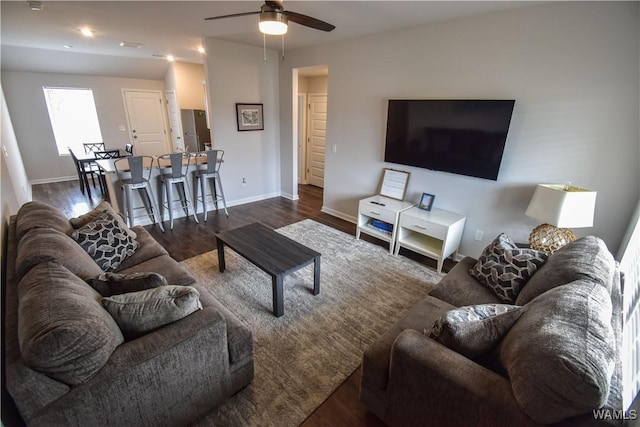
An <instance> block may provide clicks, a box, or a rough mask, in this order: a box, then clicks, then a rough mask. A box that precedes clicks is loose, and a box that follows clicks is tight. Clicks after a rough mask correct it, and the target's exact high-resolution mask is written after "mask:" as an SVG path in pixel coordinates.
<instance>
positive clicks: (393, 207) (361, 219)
mask: <svg viewBox="0 0 640 427" xmlns="http://www.w3.org/2000/svg"><path fill="white" fill-rule="evenodd" d="M412 206H415V203H411V202H403V201H401V200H395V199H391V198H389V197H385V196H379V195H376V196H371V197H367V198H366V199H362V200H360V203H359V204H358V224H357V228H356V239H359V238H360V233H365V234H368V235H370V236H373V237H376V238H378V239H380V240H384V241H385V242H389V253H390V254H393V248H394V244H395V241H396V233H397V230H398V220H399V217H400V213H401V212H403V211H405V210H407V209H409V208H411V207H412ZM374 220H380V221H384V222H386V223H389V224H391V225H393V231H391V232H389V233H386V232H383V231H380V230H378V229H377V228H375V227H373V226H372V225H371V222H372V221H374Z"/></svg>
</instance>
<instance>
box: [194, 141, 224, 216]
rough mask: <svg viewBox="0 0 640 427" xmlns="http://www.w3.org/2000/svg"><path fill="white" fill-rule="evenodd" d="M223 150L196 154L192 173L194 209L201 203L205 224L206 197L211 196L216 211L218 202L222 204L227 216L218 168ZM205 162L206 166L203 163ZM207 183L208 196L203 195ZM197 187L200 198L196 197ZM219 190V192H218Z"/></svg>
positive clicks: (220, 164)
mask: <svg viewBox="0 0 640 427" xmlns="http://www.w3.org/2000/svg"><path fill="white" fill-rule="evenodd" d="M223 157H224V151H223V150H207V151H202V152H200V153H198V154H196V170H195V171H194V189H193V192H194V193H195V197H194V199H193V200H194V202H193V203H194V204H195V205H196V209H197V206H198V201H200V202H202V210H203V211H204V221H205V222H207V196H211V197H212V200H213V203H214V205H215V207H216V210H218V202H219V201H221V202H222V206H224V213H225V214H227V216H229V211H227V202H226V201H225V199H224V191H223V190H222V181H221V180H220V166H222V158H223ZM205 161H206V164H205V163H204V162H205ZM206 181H208V182H209V190H210V192H209V194H207V193H205V187H206V186H205V182H206ZM198 187H199V188H200V194H201V197H198ZM218 189H219V191H218Z"/></svg>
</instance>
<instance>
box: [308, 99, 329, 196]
mask: <svg viewBox="0 0 640 427" xmlns="http://www.w3.org/2000/svg"><path fill="white" fill-rule="evenodd" d="M307 135H308V136H307V182H308V183H309V184H311V185H315V186H317V187H322V188H324V157H325V145H326V136H327V94H310V95H309V108H308V125H307Z"/></svg>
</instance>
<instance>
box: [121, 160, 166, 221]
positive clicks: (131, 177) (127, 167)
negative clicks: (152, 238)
mask: <svg viewBox="0 0 640 427" xmlns="http://www.w3.org/2000/svg"><path fill="white" fill-rule="evenodd" d="M113 167H114V168H115V170H116V175H118V180H119V181H120V186H121V187H122V201H123V204H124V207H125V209H124V211H125V215H126V217H127V222H128V223H129V226H130V227H132V226H133V219H134V216H133V211H134V209H142V207H140V208H134V207H133V199H132V198H133V190H138V194H139V195H140V198H141V199H142V203H143V204H144V209H146V210H147V215H149V218H150V219H151V222H153V223H154V224H158V225H159V226H160V230H162V232H163V233H164V227H163V225H162V221H157V220H156V214H157V213H158V212H159V210H158V204H157V203H156V198H155V197H154V195H153V190H152V189H151V184H150V183H149V179H151V170H152V169H153V157H151V156H131V157H122V158H119V159H117V160H115V161H114V162H113Z"/></svg>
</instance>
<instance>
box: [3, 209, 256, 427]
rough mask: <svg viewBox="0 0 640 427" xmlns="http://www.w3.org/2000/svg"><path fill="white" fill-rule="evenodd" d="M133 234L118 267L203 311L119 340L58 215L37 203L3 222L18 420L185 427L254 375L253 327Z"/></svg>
mask: <svg viewBox="0 0 640 427" xmlns="http://www.w3.org/2000/svg"><path fill="white" fill-rule="evenodd" d="M105 209H106V210H108V211H109V212H111V213H113V214H114V216H115V215H116V214H115V212H113V210H112V209H111V207H110V206H109V205H108V204H106V203H103V204H101V205H100V206H98V207H97V208H96V210H95V212H100V211H102V210H105ZM95 212H92V213H91V214H95ZM80 220H82V218H80ZM119 221H120V219H119ZM80 222H82V221H80ZM125 227H126V225H125ZM131 231H133V233H135V234H136V236H135V240H136V241H137V246H138V247H137V249H136V250H135V252H134V253H133V254H132V255H131V256H129V257H128V258H126V259H125V260H124V262H123V263H122V264H120V266H119V267H118V268H117V269H116V270H115V272H117V273H121V274H129V273H136V272H156V273H159V274H161V275H162V276H164V277H165V278H166V280H167V282H168V284H169V285H189V286H192V287H194V288H195V289H196V290H197V291H198V292H199V301H200V303H201V306H202V309H201V310H197V311H195V312H193V313H192V314H190V315H188V316H186V317H184V318H182V319H180V320H177V321H175V322H173V323H170V324H168V325H166V326H162V327H160V328H159V329H155V330H153V331H151V332H149V333H146V334H144V335H142V336H140V337H138V338H135V339H125V338H124V337H123V335H122V333H121V331H120V330H119V328H118V325H117V324H116V323H114V320H113V319H112V318H111V315H110V314H109V313H108V312H107V311H106V310H105V309H104V308H103V307H102V306H101V305H100V300H101V297H102V296H101V295H100V294H99V293H98V292H96V291H95V290H94V289H93V287H91V286H90V285H89V284H88V283H87V282H86V280H90V279H92V278H95V277H96V276H99V275H101V274H102V273H103V271H102V269H101V268H100V267H99V266H98V264H96V262H94V260H93V259H92V258H91V257H90V256H89V255H88V254H87V252H86V251H85V250H83V249H82V248H81V247H80V245H79V244H78V243H76V240H74V239H72V238H71V237H70V233H72V227H71V226H70V223H69V221H68V220H67V218H65V217H64V215H63V214H62V213H61V212H60V211H59V210H57V209H55V208H53V207H51V206H48V205H46V204H43V203H38V202H30V203H26V204H25V205H23V206H22V207H21V209H20V210H19V212H18V213H17V215H15V216H13V217H12V218H11V221H10V224H9V230H8V246H7V253H6V258H7V268H6V299H5V304H6V316H5V330H4V332H5V333H4V339H5V348H6V354H5V365H6V377H5V381H6V387H7V390H8V392H9V394H10V395H11V397H12V398H13V400H14V401H15V403H16V406H17V407H18V409H19V411H20V414H21V416H22V418H23V419H24V421H25V422H26V423H27V425H29V426H45V425H46V426H61V425H64V426H92V425H101V426H106V425H111V426H124V425H126V426H134V425H136V426H151V425H158V426H159V425H163V426H171V425H176V426H179V425H185V424H187V423H189V422H192V421H193V420H195V419H197V418H199V417H200V416H202V415H203V414H205V413H206V412H208V411H210V410H211V409H212V408H214V407H215V406H216V405H217V404H218V403H220V402H221V401H222V400H224V399H225V398H227V397H228V396H230V395H232V394H234V393H236V392H237V391H239V390H240V389H242V388H243V387H245V386H246V385H248V384H249V383H250V382H251V380H252V379H253V342H252V334H251V331H250V330H249V329H248V328H246V327H245V326H244V325H243V324H242V323H241V322H240V321H239V320H238V319H237V318H236V317H235V316H234V315H233V314H231V313H230V312H229V311H228V310H226V309H225V308H224V307H223V306H221V305H220V304H219V303H218V302H217V301H216V300H215V299H214V298H213V297H212V296H211V294H210V293H209V292H208V291H207V290H206V289H204V288H201V287H199V286H197V284H194V278H193V276H191V274H189V272H187V271H186V270H185V269H183V268H182V267H181V266H180V265H179V264H178V263H177V262H176V261H175V260H174V259H173V258H171V257H170V256H169V254H168V253H167V252H166V251H165V250H164V248H162V246H160V245H159V244H158V243H157V242H156V241H155V240H154V239H153V238H152V237H151V235H150V234H149V233H148V232H147V231H146V230H145V229H144V228H143V227H140V226H135V227H132V228H131V229H129V230H128V231H127V232H131ZM177 289H181V287H180V288H177ZM36 321H37V322H38V323H36V324H35V326H34V322H36ZM34 327H35V330H34ZM25 351H26V353H25ZM34 366H36V368H34Z"/></svg>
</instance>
